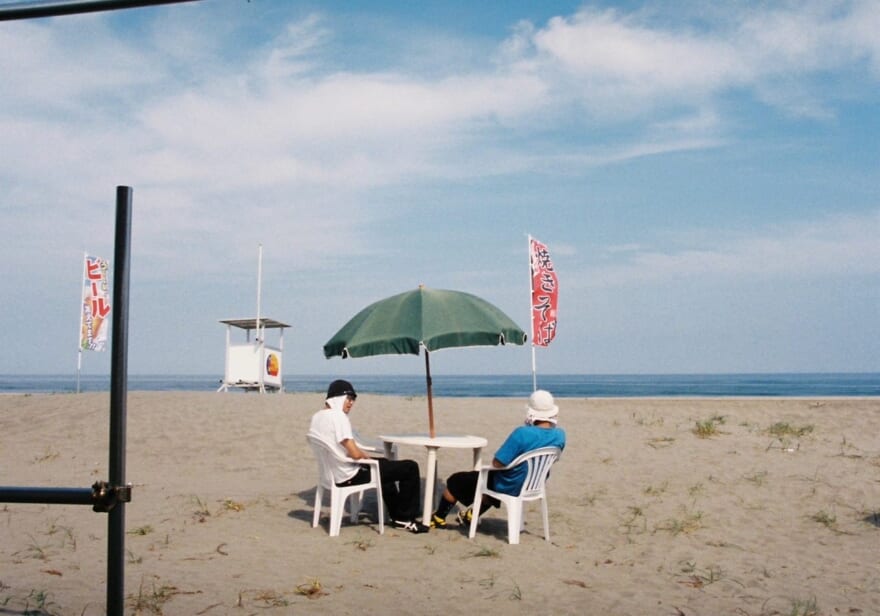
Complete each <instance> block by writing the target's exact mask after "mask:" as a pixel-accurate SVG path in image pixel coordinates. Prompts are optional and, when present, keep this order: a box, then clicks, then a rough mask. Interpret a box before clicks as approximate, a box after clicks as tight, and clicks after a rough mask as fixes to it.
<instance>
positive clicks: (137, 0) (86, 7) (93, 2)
mask: <svg viewBox="0 0 880 616" xmlns="http://www.w3.org/2000/svg"><path fill="white" fill-rule="evenodd" d="M182 2H198V0H54V1H53V0H34V1H32V2H11V3H8V4H0V21H9V20H12V19H35V18H39V17H58V16H60V15H75V14H78V13H96V12H98V11H113V10H116V9H133V8H138V7H144V6H154V5H159V4H179V3H182Z"/></svg>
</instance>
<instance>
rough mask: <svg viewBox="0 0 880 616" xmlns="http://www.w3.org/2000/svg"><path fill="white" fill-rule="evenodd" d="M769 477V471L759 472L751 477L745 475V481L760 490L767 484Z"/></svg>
mask: <svg viewBox="0 0 880 616" xmlns="http://www.w3.org/2000/svg"><path fill="white" fill-rule="evenodd" d="M767 475H768V473H767V471H757V472H755V473H752V474H751V475H744V476H743V479H745V480H746V481H748V482H749V483H751V484H752V485H755V486H757V487H759V488H760V487H761V486H763V485H764V484H765V483H766V482H767Z"/></svg>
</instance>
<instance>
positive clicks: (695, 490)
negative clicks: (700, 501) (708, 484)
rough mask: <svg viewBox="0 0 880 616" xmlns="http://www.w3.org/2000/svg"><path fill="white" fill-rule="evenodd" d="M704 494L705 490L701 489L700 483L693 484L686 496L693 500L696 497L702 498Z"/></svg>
mask: <svg viewBox="0 0 880 616" xmlns="http://www.w3.org/2000/svg"><path fill="white" fill-rule="evenodd" d="M705 493H706V488H704V487H703V484H702V483H695V484H694V485H692V486H691V487H689V488H688V496H690V497H691V498H693V499H696V498H697V497H698V496H702V495H703V494H705Z"/></svg>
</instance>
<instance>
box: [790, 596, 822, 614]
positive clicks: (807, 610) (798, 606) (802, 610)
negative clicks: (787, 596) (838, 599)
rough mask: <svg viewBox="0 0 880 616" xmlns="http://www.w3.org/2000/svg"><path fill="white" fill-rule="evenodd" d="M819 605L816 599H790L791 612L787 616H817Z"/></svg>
mask: <svg viewBox="0 0 880 616" xmlns="http://www.w3.org/2000/svg"><path fill="white" fill-rule="evenodd" d="M819 614H820V612H819V604H818V603H817V602H816V597H810V598H809V599H792V601H791V611H790V612H789V613H788V616H819Z"/></svg>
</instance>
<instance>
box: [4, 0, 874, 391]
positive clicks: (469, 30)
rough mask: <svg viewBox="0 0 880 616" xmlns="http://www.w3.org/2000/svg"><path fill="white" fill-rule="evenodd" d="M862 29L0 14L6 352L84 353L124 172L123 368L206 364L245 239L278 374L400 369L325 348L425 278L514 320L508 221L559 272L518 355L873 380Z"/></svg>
mask: <svg viewBox="0 0 880 616" xmlns="http://www.w3.org/2000/svg"><path fill="white" fill-rule="evenodd" d="M3 3H8V2H5V0H3V1H0V5H2V4H3ZM877 32H880V11H878V10H877V4H876V2H875V1H873V0H869V1H858V0H853V1H836V0H821V1H817V2H811V1H810V0H806V1H800V2H791V3H787V2H772V3H755V2H737V1H731V2H724V3H705V2H697V1H694V2H689V1H686V0H685V1H682V2H676V3H665V2H601V1H600V2H585V3H581V2H567V1H545V2H526V1H515V0H514V1H507V2H476V3H474V2H465V1H458V0H446V1H443V2H432V1H426V2H422V3H399V2H381V1H374V2H364V1H348V2H339V1H333V0H323V1H321V2H318V1H303V2H299V1H293V0H250V1H246V0H201V1H199V2H191V3H185V4H176V5H166V6H159V7H149V8H139V9H130V10H122V11H112V12H103V13H93V14H87V15H76V16H64V17H57V18H45V19H31V20H18V21H6V22H0V143H2V148H0V213H2V218H3V223H4V224H3V230H2V231H0V237H2V238H3V241H2V242H0V256H2V260H3V263H4V266H3V270H2V271H3V272H4V276H5V284H4V285H3V286H4V289H5V291H4V293H3V299H2V301H0V330H2V332H3V333H2V340H0V341H2V348H3V352H2V354H0V373H4V374H67V373H70V374H74V373H75V371H76V366H77V346H76V345H77V335H78V327H79V303H80V289H81V284H82V282H81V278H82V260H83V254H84V252H88V253H90V254H94V255H97V256H101V257H104V258H108V259H112V257H113V252H114V226H115V193H116V186H120V185H124V186H131V187H132V188H133V205H132V228H131V233H132V240H131V257H130V258H131V270H130V292H129V319H128V320H129V330H128V331H129V333H128V365H127V368H128V372H129V373H130V374H169V375H173V374H208V375H216V376H217V377H218V379H219V378H220V377H222V375H223V370H224V350H225V344H226V328H225V326H223V325H221V324H220V323H219V321H220V320H221V319H229V318H253V317H254V316H256V312H257V296H258V282H257V281H258V275H257V274H258V264H259V254H260V250H261V249H260V246H262V266H261V268H259V269H261V272H262V275H261V277H260V285H259V290H260V293H259V296H260V305H261V307H260V312H261V316H264V317H270V318H274V319H276V320H279V321H283V322H285V323H288V324H290V325H291V327H290V328H289V329H287V330H285V333H284V339H283V344H284V353H283V372H284V373H285V374H291V375H300V374H302V375H327V376H328V378H330V377H332V378H336V377H337V376H351V375H357V374H410V373H412V374H419V373H421V372H423V370H424V363H423V361H422V360H421V359H420V358H416V357H414V356H382V357H375V358H364V359H346V360H342V359H339V358H333V359H329V360H328V359H325V358H324V356H323V352H322V347H323V345H324V343H325V342H327V340H329V339H330V338H331V337H332V336H333V334H334V333H336V331H337V330H338V329H339V328H340V327H341V326H342V325H343V324H344V323H345V322H346V321H347V320H348V319H349V318H350V317H352V316H353V315H354V314H355V313H357V312H358V311H359V310H360V309H361V308H363V307H364V306H366V305H368V304H370V303H372V302H374V301H377V300H379V299H382V298H384V297H387V296H390V295H394V294H397V293H400V292H403V291H407V290H410V289H414V288H416V287H417V286H418V285H419V284H424V285H425V286H427V287H433V288H438V289H455V290H460V291H466V292H469V293H474V294H476V295H479V296H481V297H483V298H484V299H486V300H488V301H490V302H492V303H493V304H495V305H496V306H498V307H499V308H501V309H502V310H503V311H504V312H505V313H507V314H508V315H509V316H510V317H511V318H512V319H513V320H514V321H515V322H517V323H518V324H519V325H520V327H522V328H523V329H525V330H528V328H529V305H530V300H529V275H528V251H527V248H528V245H527V238H528V235H532V236H534V237H536V238H537V239H539V240H540V241H541V242H543V243H545V244H546V245H547V247H548V249H549V251H550V255H551V257H552V259H553V262H554V265H555V268H556V272H557V275H558V277H559V314H558V319H559V321H558V333H557V337H556V339H555V340H554V341H553V342H552V343H551V344H550V345H549V346H548V347H546V348H544V347H542V348H536V349H534V351H535V353H534V354H535V362H536V364H535V365H536V369H537V373H538V374H541V373H547V374H553V373H555V374H566V373H571V374H677V373H754V372H878V371H880V324H878V321H880V319H878V317H880V181H878V180H880V37H878V36H877ZM233 333H235V332H233ZM233 338H234V340H233V341H234V342H240V341H243V338H242V339H241V340H239V339H238V337H237V336H235V335H234V336H233ZM267 339H268V341H269V342H270V343H272V342H274V340H273V335H272V333H271V332H270V333H269V335H268V336H267ZM110 355H111V353H109V352H104V353H98V352H87V353H85V354H84V357H83V358H82V372H83V373H84V374H106V373H109V370H110ZM531 356H532V348H531V347H530V346H528V345H527V346H522V347H517V346H512V345H508V346H506V347H502V348H474V349H447V350H441V351H437V352H435V353H432V355H431V368H432V372H434V373H435V374H519V373H522V374H528V373H530V372H531Z"/></svg>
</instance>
